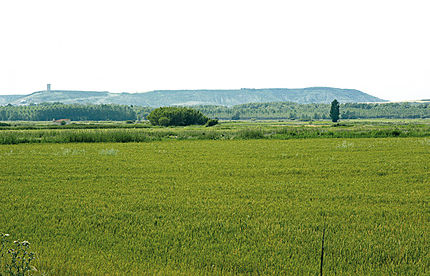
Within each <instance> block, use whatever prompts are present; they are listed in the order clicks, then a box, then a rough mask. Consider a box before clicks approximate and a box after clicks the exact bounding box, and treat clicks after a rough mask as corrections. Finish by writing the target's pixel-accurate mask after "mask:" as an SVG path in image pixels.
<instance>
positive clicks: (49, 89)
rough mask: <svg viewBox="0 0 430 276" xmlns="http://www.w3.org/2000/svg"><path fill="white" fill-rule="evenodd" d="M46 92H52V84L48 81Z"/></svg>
mask: <svg viewBox="0 0 430 276" xmlns="http://www.w3.org/2000/svg"><path fill="white" fill-rule="evenodd" d="M46 92H51V84H50V83H48V84H47V85H46Z"/></svg>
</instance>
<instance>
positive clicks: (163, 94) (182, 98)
mask: <svg viewBox="0 0 430 276" xmlns="http://www.w3.org/2000/svg"><path fill="white" fill-rule="evenodd" d="M334 99H337V100H338V101H339V102H341V103H346V102H360V103H366V102H386V101H385V100H382V99H379V98H377V97H374V96H372V95H369V94H366V93H364V92H362V91H359V90H356V89H343V88H332V87H306V88H241V89H194V90H153V91H148V92H137V93H130V92H120V93H111V92H108V91H82V90H50V91H46V90H42V91H36V92H33V93H31V94H29V95H19V96H18V95H9V96H7V97H3V96H0V104H2V105H4V104H14V105H28V104H37V103H46V102H47V103H49V102H62V103H66V104H72V103H81V104H124V105H140V106H151V107H159V106H172V105H185V106H190V105H222V106H233V105H238V104H246V103H264V102H295V103H302V104H303V103H330V102H331V101H333V100H334Z"/></svg>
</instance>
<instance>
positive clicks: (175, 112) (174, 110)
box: [147, 106, 209, 126]
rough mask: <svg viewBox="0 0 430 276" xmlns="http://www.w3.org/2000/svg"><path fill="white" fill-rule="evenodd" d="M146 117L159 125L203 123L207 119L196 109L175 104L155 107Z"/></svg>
mask: <svg viewBox="0 0 430 276" xmlns="http://www.w3.org/2000/svg"><path fill="white" fill-rule="evenodd" d="M147 118H148V120H149V121H150V122H151V124H153V125H160V126H189V125H204V124H206V122H207V121H208V120H209V118H207V117H206V116H204V115H203V113H201V112H200V111H198V110H195V109H192V108H187V107H175V106H170V107H159V108H156V109H154V110H153V111H152V112H151V113H150V114H149V115H148V117H147Z"/></svg>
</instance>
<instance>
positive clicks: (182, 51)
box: [0, 0, 430, 101]
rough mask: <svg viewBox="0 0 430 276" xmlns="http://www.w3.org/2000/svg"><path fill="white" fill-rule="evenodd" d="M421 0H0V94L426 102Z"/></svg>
mask: <svg viewBox="0 0 430 276" xmlns="http://www.w3.org/2000/svg"><path fill="white" fill-rule="evenodd" d="M429 11H430V1H428V0H422V1H420V0H408V1H406V0H404V1H396V0H390V1H385V0H372V1H368V0H360V1H358V0H339V1H337V0H325V1H321V0H315V1H312V0H302V1H299V0H295V1H288V0H284V1H282V0H280V1H276V0H260V1H253V0H244V1H242V0H217V1H209V0H181V1H178V0H153V1H146V0H141V1H131V0H121V1H120V0H117V1H109V0H103V1H98V0H84V1H81V0H74V1H64V0H54V1H48V0H38V1H34V0H27V1H26V0H0V95H7V94H29V93H32V92H34V91H39V90H44V89H45V88H46V84H47V83H51V84H52V89H64V90H97V91H110V92H123V91H125V92H146V91H151V90H164V89H239V88H302V87H312V86H330V87H338V88H351V89H358V90H361V91H363V92H366V93H369V94H371V95H374V96H377V97H380V98H382V99H387V100H392V101H400V100H416V99H423V98H427V99H428V98H430V82H429V80H430V35H429V27H430V16H429Z"/></svg>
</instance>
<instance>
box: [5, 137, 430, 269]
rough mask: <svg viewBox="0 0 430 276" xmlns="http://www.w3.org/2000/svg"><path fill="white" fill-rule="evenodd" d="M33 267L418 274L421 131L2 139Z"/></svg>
mask: <svg viewBox="0 0 430 276" xmlns="http://www.w3.org/2000/svg"><path fill="white" fill-rule="evenodd" d="M0 166H1V173H0V209H1V216H0V232H4V233H11V235H12V236H13V237H14V238H16V239H21V240H22V239H27V240H29V241H30V242H31V246H32V249H33V250H34V251H35V252H37V257H38V258H37V260H36V262H35V266H36V267H37V268H38V269H39V271H43V272H48V273H53V274H63V273H79V274H85V273H93V274H97V273H100V274H106V273H108V274H118V273H136V274H137V273H145V272H146V273H155V272H160V273H163V274H164V273H178V272H182V273H184V274H187V273H196V274H204V273H211V272H213V273H255V274H257V273H262V274H273V273H279V274H283V273H285V274H317V273H318V272H319V264H320V252H321V236H322V228H323V225H324V222H325V223H326V225H327V228H326V239H325V246H326V248H325V259H324V271H326V272H328V273H330V274H333V273H334V272H336V273H344V274H355V273H359V274H390V273H399V274H428V273H430V270H429V267H430V253H429V252H430V243H429V241H430V139H429V138H426V137H421V138H384V139H381V138H380V139H374V138H366V139H364V138H362V139H325V138H320V139H293V140H267V139H261V140H224V141H212V140H183V141H161V142H151V143H127V144H122V143H92V144H90V143H79V144H73V143H67V144H49V143H47V144H19V145H0Z"/></svg>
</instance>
